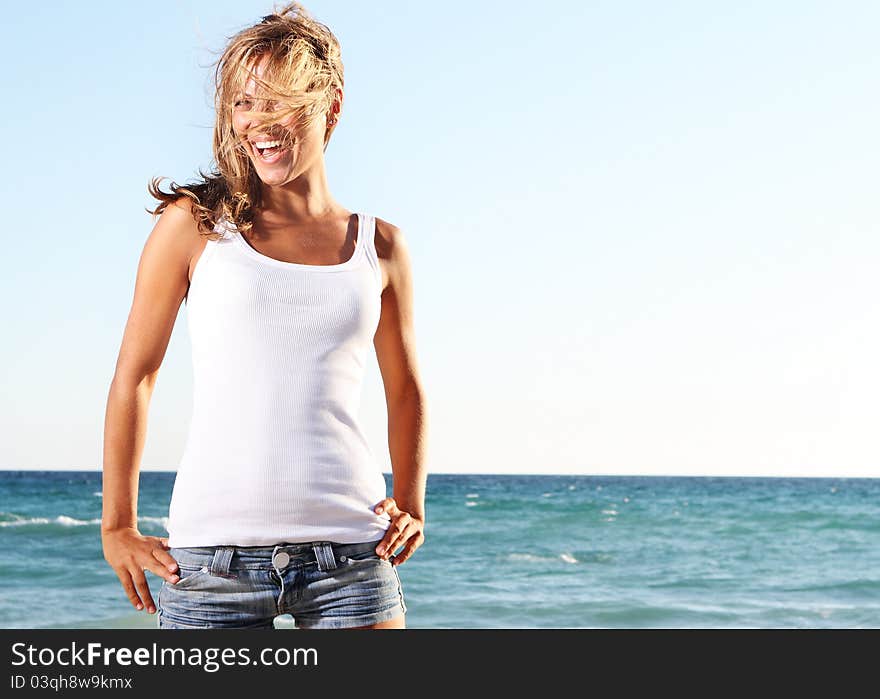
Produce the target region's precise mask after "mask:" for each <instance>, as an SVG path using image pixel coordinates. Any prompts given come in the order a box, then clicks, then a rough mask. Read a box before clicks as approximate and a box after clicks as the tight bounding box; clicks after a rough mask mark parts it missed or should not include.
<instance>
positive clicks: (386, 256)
mask: <svg viewBox="0 0 880 699" xmlns="http://www.w3.org/2000/svg"><path fill="white" fill-rule="evenodd" d="M373 218H374V219H375V221H376V227H375V236H374V240H375V244H376V254H377V255H378V256H379V257H380V258H381V259H382V260H388V261H390V260H393V259H394V253H395V250H399V249H400V248H401V247H405V246H406V240H405V238H404V234H403V231H401V230H400V228H398V227H397V226H395V225H394V224H393V223H389V222H388V221H386V220H385V219H382V218H379V217H378V216H373Z"/></svg>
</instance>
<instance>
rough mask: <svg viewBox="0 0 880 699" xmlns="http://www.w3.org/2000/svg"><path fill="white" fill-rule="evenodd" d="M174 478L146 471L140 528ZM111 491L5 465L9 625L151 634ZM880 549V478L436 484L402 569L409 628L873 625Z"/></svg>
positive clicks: (2, 608)
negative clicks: (131, 590) (111, 542)
mask: <svg viewBox="0 0 880 699" xmlns="http://www.w3.org/2000/svg"><path fill="white" fill-rule="evenodd" d="M174 477H175V474H174V472H155V471H150V472H147V471H144V472H141V474H140V487H139V491H140V492H139V518H138V526H139V528H140V531H141V532H142V533H144V534H151V535H155V536H166V535H167V531H166V530H165V524H166V522H167V519H166V518H167V514H168V503H169V500H170V497H171V490H172V487H173V484H174ZM385 477H386V483H387V485H388V492H389V493H390V492H391V476H390V474H386V476H385ZM101 481H102V477H101V473H100V472H99V471H0V627H3V628H132V627H134V628H155V627H156V621H157V620H156V615H155V614H147V613H146V612H144V611H140V612H139V611H136V610H135V609H134V608H133V607H132V606H131V604H130V603H129V602H128V600H127V598H126V596H125V594H124V592H123V589H122V586H121V584H120V582H119V579H118V578H117V576H116V574H115V573H114V572H113V570H112V569H111V568H110V566H109V565H108V564H107V562H106V561H105V560H104V558H103V552H102V548H101V534H100V518H101V498H102V492H101ZM878 544H880V479H850V478H830V479H829V478H732V477H658V476H651V477H632V476H565V475H450V474H431V475H430V476H429V477H428V486H427V498H426V526H425V542H424V544H423V545H422V546H421V547H420V548H419V549H418V550H417V551H416V552H415V554H414V555H413V556H412V558H410V559H409V560H408V561H406V562H405V563H404V564H403V565H401V566H400V568H399V569H398V573H399V575H400V578H401V581H402V587H403V592H404V597H405V600H406V603H407V608H408V613H407V626H408V627H410V628H519V629H528V628H627V629H642V628H878V627H880V545H878ZM147 579H148V581H149V582H150V587H151V589H152V590H153V594H154V595H156V596H157V594H158V589H159V586H160V584H161V579H160V578H158V577H157V576H155V575H154V574H153V573H149V572H148V573H147ZM275 626H276V628H279V629H284V628H288V629H295V620H294V619H292V618H291V617H290V616H289V615H287V616H279V617H277V618H276V620H275Z"/></svg>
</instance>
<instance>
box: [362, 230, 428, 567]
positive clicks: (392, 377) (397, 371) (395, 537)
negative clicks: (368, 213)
mask: <svg viewBox="0 0 880 699" xmlns="http://www.w3.org/2000/svg"><path fill="white" fill-rule="evenodd" d="M376 245H377V250H378V251H379V254H380V257H382V259H383V263H384V267H385V270H386V271H387V278H388V282H387V285H386V286H385V289H384V291H383V292H382V313H381V316H380V318H379V327H378V329H377V330H376V336H375V338H374V341H373V344H374V345H375V348H376V358H377V360H378V363H379V369H380V371H381V373H382V381H383V383H384V386H385V402H386V404H387V406H388V448H389V451H390V455H391V469H392V472H393V488H394V490H393V497H392V498H390V499H389V498H386V499H385V500H384V501H383V502H382V503H380V505H379V507H380V508H381V509H382V511H385V512H388V514H389V515H390V516H391V522H392V523H391V526H390V527H389V529H388V531H387V532H386V534H385V537H384V539H383V540H382V542H381V544H380V545H379V547H377V549H376V551H377V553H378V554H379V555H380V556H382V557H383V558H386V559H387V558H389V557H390V556H391V555H392V554H393V553H394V551H395V550H396V549H397V548H399V547H400V546H403V551H401V553H400V554H399V555H397V556H395V558H394V563H395V564H397V565H399V564H400V563H403V562H404V561H405V560H406V559H407V558H409V557H410V556H411V555H412V554H413V552H414V551H415V550H416V549H417V548H418V547H419V546H421V544H422V542H423V541H424V533H423V530H424V526H425V484H426V480H427V473H426V470H425V456H426V449H427V429H428V428H427V405H426V400H425V395H424V390H423V389H422V382H421V378H420V377H419V371H418V363H417V360H416V343H415V328H414V323H413V279H412V265H411V262H410V256H409V250H408V248H407V244H406V240H405V238H404V236H403V233H402V232H401V231H400V229H398V228H397V227H395V226H392V225H391V224H389V223H386V222H385V221H381V220H380V219H378V218H377V219H376ZM377 511H378V509H377Z"/></svg>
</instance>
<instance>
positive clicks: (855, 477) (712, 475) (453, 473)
mask: <svg viewBox="0 0 880 699" xmlns="http://www.w3.org/2000/svg"><path fill="white" fill-rule="evenodd" d="M0 471H6V472H12V471H15V472H33V473H41V472H42V473H103V469H96V468H8V467H0ZM140 473H177V470H176V469H173V470H172V469H159V468H147V469H141V470H140V471H139V474H140ZM382 475H383V476H384V475H388V476H392V477H393V476H394V474H393V472H391V471H383V472H382ZM432 475H435V476H529V477H533V476H560V477H564V476H571V477H575V478H802V479H809V478H812V479H817V480H829V479H834V478H837V479H853V480H873V479H877V478H880V475H877V476H866V475H833V476H829V475H797V476H793V475H786V474H767V475H755V474H745V475H744V474H735V473H704V474H694V473H603V472H588V473H584V472H581V473H568V472H547V471H542V472H537V473H534V472H532V473H519V472H510V471H503V472H502V471H486V472H480V473H475V472H469V471H429V472H428V476H432Z"/></svg>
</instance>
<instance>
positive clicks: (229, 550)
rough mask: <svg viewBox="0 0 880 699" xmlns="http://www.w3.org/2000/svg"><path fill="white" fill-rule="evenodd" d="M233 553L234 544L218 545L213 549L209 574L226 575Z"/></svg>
mask: <svg viewBox="0 0 880 699" xmlns="http://www.w3.org/2000/svg"><path fill="white" fill-rule="evenodd" d="M233 553H235V547H234V546H218V547H217V548H216V549H215V550H214V558H213V559H212V560H211V575H220V576H222V577H228V576H229V564H230V563H231V562H232V554H233Z"/></svg>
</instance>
